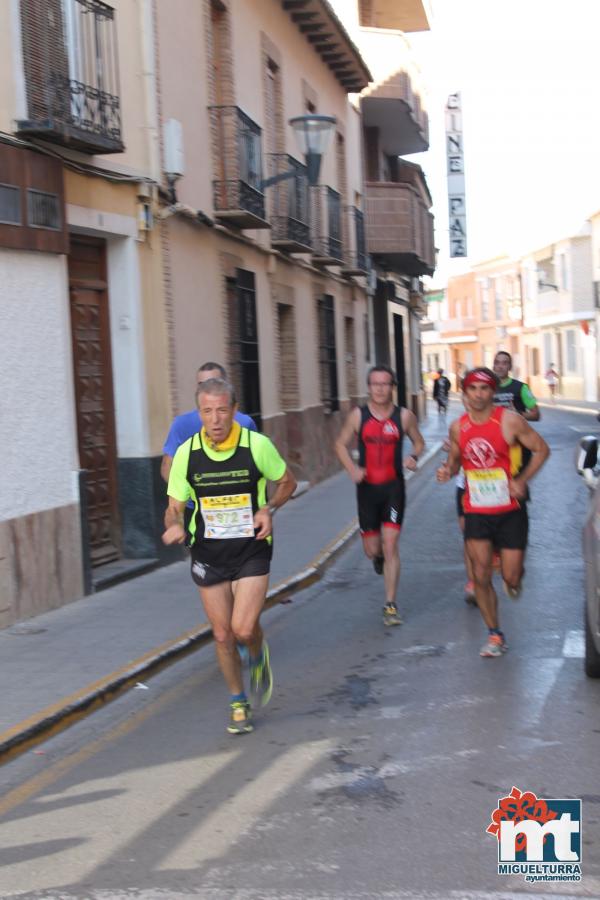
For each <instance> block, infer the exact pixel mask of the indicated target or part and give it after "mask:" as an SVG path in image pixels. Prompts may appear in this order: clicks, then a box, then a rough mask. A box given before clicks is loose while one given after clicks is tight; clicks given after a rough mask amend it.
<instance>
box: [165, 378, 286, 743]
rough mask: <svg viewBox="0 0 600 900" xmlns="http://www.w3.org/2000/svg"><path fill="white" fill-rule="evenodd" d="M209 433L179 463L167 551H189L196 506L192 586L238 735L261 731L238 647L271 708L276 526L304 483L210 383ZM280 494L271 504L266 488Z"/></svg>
mask: <svg viewBox="0 0 600 900" xmlns="http://www.w3.org/2000/svg"><path fill="white" fill-rule="evenodd" d="M196 400H197V404H198V410H199V414H200V416H201V418H202V422H203V425H202V429H201V430H200V433H199V434H195V435H194V436H193V437H191V438H189V439H188V440H187V441H185V443H183V444H182V445H181V446H180V447H179V448H178V450H177V451H176V453H175V457H174V459H173V464H172V467H171V472H170V475H169V486H168V495H169V505H168V508H167V511H166V513H165V532H164V535H163V541H164V542H165V544H176V543H183V541H184V540H185V537H186V531H185V529H184V526H183V520H182V517H183V512H184V509H185V506H186V503H187V502H188V500H190V499H191V500H192V501H193V504H194V510H193V515H192V517H191V521H190V525H189V533H190V537H189V541H190V544H191V556H192V573H191V574H192V579H193V581H194V582H195V583H196V584H197V585H198V588H199V590H200V597H201V599H202V603H203V605H204V609H205V612H206V615H207V617H208V620H209V622H210V624H211V627H212V630H213V636H214V639H215V642H216V649H217V659H218V661H219V665H220V667H221V671H222V673H223V677H224V679H225V681H226V683H227V686H228V688H229V692H230V695H231V697H230V718H229V725H228V726H227V730H228V731H229V732H230V734H243V733H244V732H248V731H252V728H253V726H252V722H251V708H250V703H249V702H248V698H247V696H246V693H245V691H244V684H243V679H242V669H241V660H240V654H239V651H238V648H237V645H236V642H237V643H240V644H243V645H246V646H247V647H248V651H249V658H250V687H251V691H252V694H253V695H254V697H255V698H256V700H257V701H258V700H260V702H261V703H262V705H263V706H264V705H265V704H266V703H268V702H269V699H270V697H271V691H272V687H273V676H272V672H271V665H270V661H269V648H268V646H267V642H266V641H265V640H264V638H263V632H262V629H261V627H260V624H259V618H260V614H261V611H262V609H263V606H264V603H265V597H266V594H267V586H268V581H269V570H270V565H271V556H272V552H273V547H272V541H273V538H272V521H273V516H274V514H275V511H276V510H277V509H278V508H279V507H280V506H283V504H284V503H285V502H286V501H287V500H288V499H289V498H290V497H291V495H292V494H293V492H294V490H295V488H296V480H295V478H294V476H293V475H292V474H291V472H290V471H289V469H288V467H287V465H286V463H285V461H284V460H283V459H282V458H281V456H280V455H279V453H278V451H277V450H276V448H275V446H274V445H273V444H272V443H271V441H270V440H269V438H268V437H266V436H265V435H263V434H259V433H257V432H251V431H250V430H249V429H248V428H245V427H242V426H241V425H240V424H239V423H238V422H236V421H235V413H236V412H237V404H236V402H235V395H234V390H233V388H232V386H231V385H230V384H228V383H227V382H226V381H223V380H222V379H219V378H210V379H208V380H207V381H203V382H202V383H201V384H199V385H198V389H197V391H196ZM267 481H272V482H275V483H276V485H277V488H276V490H275V493H274V494H273V497H272V499H271V500H270V502H268V501H267V495H266V483H267Z"/></svg>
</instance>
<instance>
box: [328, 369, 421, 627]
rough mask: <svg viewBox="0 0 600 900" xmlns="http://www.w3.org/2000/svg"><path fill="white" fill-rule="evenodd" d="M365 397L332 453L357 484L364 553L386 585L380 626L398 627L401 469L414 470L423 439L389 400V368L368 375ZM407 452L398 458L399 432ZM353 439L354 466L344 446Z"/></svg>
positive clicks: (407, 413)
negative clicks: (407, 443)
mask: <svg viewBox="0 0 600 900" xmlns="http://www.w3.org/2000/svg"><path fill="white" fill-rule="evenodd" d="M367 386H368V394H369V401H368V403H367V404H366V405H365V406H360V407H358V406H357V407H355V408H354V409H353V410H352V412H351V413H350V415H349V416H348V418H347V419H346V421H345V423H344V425H343V427H342V430H341V431H340V434H339V437H338V439H337V441H336V443H335V452H336V454H337V457H338V459H339V461H340V462H341V464H342V465H343V467H344V468H345V470H346V471H347V473H348V475H349V476H350V478H351V479H352V481H353V482H354V483H355V484H356V495H357V501H358V521H359V525H360V532H361V536H362V541H363V549H364V551H365V554H366V556H367V557H368V558H369V559H371V560H372V561H373V568H374V569H375V571H376V572H377V574H378V575H381V574H383V576H384V583H385V606H384V608H383V622H384V625H401V624H402V619H401V618H400V616H399V614H398V608H397V606H396V593H397V590H398V582H399V579H400V554H399V551H398V539H399V537H400V529H401V528H402V520H403V517H404V502H405V489H404V469H405V468H406V469H409V470H414V469H416V468H417V460H418V459H419V456H420V455H421V453H422V452H423V449H424V447H425V441H424V440H423V436H422V434H421V432H420V431H419V427H418V424H417V419H416V416H415V414H414V413H412V412H411V411H410V410H408V409H405V408H404V407H400V406H396V405H395V404H394V387H395V386H396V376H395V375H394V372H393V371H392V370H391V369H390V368H389V367H388V366H373V368H371V369H370V370H369V373H368V375H367ZM405 434H406V435H408V437H409V439H410V441H411V443H412V448H411V449H412V452H411V453H410V454H409V455H408V456H406V457H404V458H403V456H402V443H403V438H404V435H405ZM356 437H357V438H358V465H357V464H356V463H355V462H354V461H353V459H352V457H351V456H350V453H349V451H348V447H349V445H350V442H351V441H353V440H354V439H355V438H356Z"/></svg>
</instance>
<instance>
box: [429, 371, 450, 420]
mask: <svg viewBox="0 0 600 900" xmlns="http://www.w3.org/2000/svg"><path fill="white" fill-rule="evenodd" d="M449 393H450V379H449V378H446V376H445V375H444V370H443V369H438V377H437V378H436V379H435V381H434V382H433V399H434V400H435V402H436V403H437V408H438V415H440V416H441V415H444V416H445V415H446V410H447V409H448V394H449Z"/></svg>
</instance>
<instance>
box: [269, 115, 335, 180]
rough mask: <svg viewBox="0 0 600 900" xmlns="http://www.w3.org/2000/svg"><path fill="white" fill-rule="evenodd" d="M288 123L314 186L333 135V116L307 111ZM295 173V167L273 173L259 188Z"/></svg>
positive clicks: (292, 175)
mask: <svg viewBox="0 0 600 900" xmlns="http://www.w3.org/2000/svg"><path fill="white" fill-rule="evenodd" d="M289 124H290V125H291V126H292V128H293V129H294V131H295V132H296V139H297V141H298V145H299V147H300V152H301V153H302V154H303V156H304V159H305V160H306V177H307V180H308V183H309V185H311V186H314V185H315V184H317V183H318V181H319V171H320V169H321V159H322V157H323V154H324V153H325V151H326V150H327V147H328V146H329V144H330V143H331V138H332V137H333V133H334V130H335V124H336V119H335V116H318V115H316V114H314V113H309V114H307V115H305V116H294V118H293V119H290V120H289ZM296 174H297V170H296V169H289V170H288V171H287V172H281V174H279V175H273V177H272V178H266V179H265V180H264V181H262V182H261V185H260V187H261V190H264V189H265V188H267V187H270V186H271V185H273V184H277V183H278V182H280V181H284V180H285V179H286V178H293V177H294V175H296Z"/></svg>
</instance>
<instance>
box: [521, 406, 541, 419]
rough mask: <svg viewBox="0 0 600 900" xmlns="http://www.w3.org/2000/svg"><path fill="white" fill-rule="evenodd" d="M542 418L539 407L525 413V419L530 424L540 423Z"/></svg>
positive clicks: (533, 407)
mask: <svg viewBox="0 0 600 900" xmlns="http://www.w3.org/2000/svg"><path fill="white" fill-rule="evenodd" d="M541 417H542V414H541V412H540V408H539V406H537V405H536V406H532V407H531V409H526V410H525V412H524V413H523V418H524V419H527V421H528V422H539V421H540V419H541Z"/></svg>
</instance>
